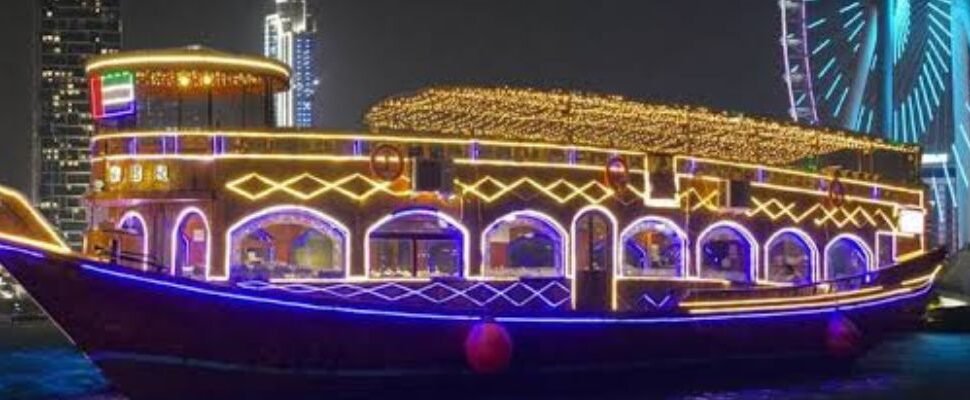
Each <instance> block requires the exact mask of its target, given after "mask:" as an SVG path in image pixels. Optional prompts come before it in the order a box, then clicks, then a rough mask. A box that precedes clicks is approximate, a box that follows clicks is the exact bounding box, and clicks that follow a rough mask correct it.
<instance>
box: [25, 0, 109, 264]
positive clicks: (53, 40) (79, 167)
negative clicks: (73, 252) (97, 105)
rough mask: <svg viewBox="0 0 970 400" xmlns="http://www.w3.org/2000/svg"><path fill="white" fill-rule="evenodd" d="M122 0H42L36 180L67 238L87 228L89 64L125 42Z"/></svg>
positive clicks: (75, 241) (41, 202) (76, 242)
mask: <svg viewBox="0 0 970 400" xmlns="http://www.w3.org/2000/svg"><path fill="white" fill-rule="evenodd" d="M120 3H121V0H41V1H38V2H37V5H38V7H39V12H38V15H39V19H40V21H39V24H38V31H37V35H39V40H38V46H37V50H36V51H37V54H36V57H37V59H36V68H37V71H36V77H37V79H38V80H37V82H36V100H37V102H36V104H35V107H36V110H35V118H36V120H35V121H36V122H35V128H34V133H33V134H34V138H33V139H34V146H33V148H34V151H35V152H36V153H37V154H35V155H34V165H33V174H34V176H33V178H34V180H35V186H36V192H37V193H36V196H37V198H36V199H35V200H36V201H37V205H38V207H39V208H40V210H41V211H42V212H43V213H44V214H45V216H46V217H47V219H48V220H50V221H51V222H52V223H53V224H54V225H55V226H56V227H57V228H58V229H60V231H61V233H62V234H63V235H64V237H65V239H66V240H67V242H68V244H70V245H71V246H74V247H80V245H81V241H82V234H83V232H84V230H85V229H86V227H87V213H86V209H85V207H84V204H83V198H82V197H83V196H84V193H85V192H86V191H87V188H88V183H89V180H90V171H91V166H90V158H89V157H90V138H91V135H92V133H93V131H94V128H93V125H92V118H91V111H90V105H89V101H88V86H87V81H86V80H85V75H84V62H85V60H86V59H87V58H88V57H90V56H93V55H98V54H106V53H113V52H117V51H118V49H120V48H121V6H120Z"/></svg>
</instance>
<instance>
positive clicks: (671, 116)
mask: <svg viewBox="0 0 970 400" xmlns="http://www.w3.org/2000/svg"><path fill="white" fill-rule="evenodd" d="M365 121H366V123H367V125H368V126H370V128H371V130H373V131H375V132H388V133H390V132H422V133H425V134H438V135H442V136H452V137H453V136H459V137H474V138H479V139H492V140H514V141H520V142H545V143H558V144H573V145H585V146H598V147H612V148H622V149H625V150H634V151H639V152H642V153H665V154H688V155H696V156H702V157H713V158H718V159H722V160H737V161H749V162H757V163H766V164H771V165H786V164H790V163H792V162H795V161H798V160H802V159H805V158H808V157H811V156H815V155H821V154H829V153H834V152H837V151H840V150H853V151H856V150H857V151H865V152H872V151H876V150H880V151H891V152H896V153H900V154H904V155H908V156H912V157H916V156H917V155H918V154H919V148H918V147H916V146H911V145H894V144H889V143H885V142H883V141H881V140H878V139H871V138H865V137H860V136H858V135H852V134H849V133H845V132H837V131H831V130H822V129H819V128H816V127H811V128H809V127H802V126H797V125H792V124H789V123H779V122H774V121H769V120H760V119H753V118H744V117H738V116H731V115H727V114H723V113H715V112H712V111H708V110H706V109H703V108H698V109H692V108H687V107H674V106H665V105H651V104H644V103H640V102H634V101H630V100H626V99H624V98H622V97H619V96H602V95H591V94H582V93H573V92H563V91H538V90H531V89H513V88H467V87H456V88H434V89H425V90H422V91H420V92H418V93H416V94H413V95H409V96H402V97H394V98H390V99H387V100H385V101H383V102H381V103H379V104H378V105H376V106H374V107H372V108H371V109H370V111H369V112H368V113H367V115H366V117H365Z"/></svg>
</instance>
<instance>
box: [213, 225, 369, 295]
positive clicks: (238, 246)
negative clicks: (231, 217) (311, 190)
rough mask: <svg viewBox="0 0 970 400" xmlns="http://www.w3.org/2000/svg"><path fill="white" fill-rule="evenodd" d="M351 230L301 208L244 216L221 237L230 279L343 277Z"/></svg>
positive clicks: (317, 278)
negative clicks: (226, 245) (224, 242)
mask: <svg viewBox="0 0 970 400" xmlns="http://www.w3.org/2000/svg"><path fill="white" fill-rule="evenodd" d="M349 236H350V231H349V230H348V229H347V228H346V227H345V226H344V225H343V224H341V223H340V222H338V221H337V220H336V219H334V218H332V217H330V216H329V215H326V214H324V213H321V212H319V211H317V210H314V209H311V208H307V207H301V206H276V207H270V208H267V209H264V210H261V211H258V212H256V213H254V214H252V215H249V216H247V217H245V218H243V219H241V220H240V221H239V222H236V223H235V224H233V226H232V227H230V228H229V230H228V232H227V234H226V237H227V241H226V243H228V244H229V245H228V247H227V251H228V260H229V263H228V264H227V265H229V266H230V268H229V270H230V275H231V277H232V278H233V279H246V280H248V279H258V280H273V281H306V280H319V279H334V278H344V277H346V274H347V272H348V270H349V269H348V264H349V256H350V241H349V239H348V238H349Z"/></svg>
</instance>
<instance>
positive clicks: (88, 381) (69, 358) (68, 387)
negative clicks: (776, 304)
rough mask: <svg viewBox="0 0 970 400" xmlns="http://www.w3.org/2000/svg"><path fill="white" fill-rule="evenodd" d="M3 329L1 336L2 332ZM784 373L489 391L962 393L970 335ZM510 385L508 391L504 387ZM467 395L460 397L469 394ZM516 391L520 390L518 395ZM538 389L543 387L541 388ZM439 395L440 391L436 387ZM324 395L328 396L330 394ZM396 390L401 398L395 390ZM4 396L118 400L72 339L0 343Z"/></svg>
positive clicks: (730, 395)
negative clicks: (835, 367)
mask: <svg viewBox="0 0 970 400" xmlns="http://www.w3.org/2000/svg"><path fill="white" fill-rule="evenodd" d="M0 336H3V335H0ZM797 371H798V370H797V369H796V372H795V373H786V374H783V375H779V376H773V377H766V376H761V375H758V374H750V375H749V374H738V375H740V376H731V372H730V371H727V370H724V371H721V374H719V375H720V376H719V377H718V378H717V379H705V378H697V377H695V378H691V379H689V380H688V382H687V383H686V384H685V383H684V382H680V383H676V384H673V385H670V384H668V383H669V382H668V380H666V379H663V377H662V376H659V375H649V374H647V375H645V376H641V377H638V379H637V382H636V383H635V384H629V383H624V384H623V387H620V388H616V387H614V388H612V390H608V391H605V393H604V392H600V391H597V390H590V391H585V390H583V391H578V392H570V393H554V394H553V393H552V392H550V393H549V395H548V396H544V395H542V394H540V395H538V396H536V395H535V394H534V393H530V394H529V395H527V396H523V395H522V394H521V392H519V391H518V390H517V389H516V388H508V389H509V390H500V391H499V393H502V394H489V395H488V396H487V397H488V398H494V399H502V400H507V399H513V398H530V399H533V398H537V397H538V398H546V397H548V398H557V399H558V398H575V399H585V398H595V399H597V400H599V399H623V400H632V399H637V400H640V399H649V398H658V397H659V398H667V399H690V400H695V399H696V400H722V399H723V400H731V399H779V398H785V399H859V398H879V399H885V398H898V399H909V398H965V391H966V390H967V388H968V387H970V335H948V334H929V333H924V334H915V335H907V336H902V337H899V338H896V339H893V340H890V341H888V342H886V343H884V344H883V345H882V346H880V347H879V348H877V349H876V350H874V351H873V352H872V353H870V354H869V355H868V356H866V357H865V358H864V359H863V360H861V362H860V363H859V364H858V365H857V366H856V368H854V369H853V370H852V371H846V372H838V373H817V372H811V373H809V372H805V373H799V372H797ZM505 392H507V393H505ZM465 393H466V395H463V396H462V397H468V396H467V392H465ZM517 393H519V394H517ZM540 393H542V392H541V391H540ZM439 394H440V393H439ZM328 397H329V396H328ZM395 397H397V398H400V397H401V396H400V393H398V395H396V396H395ZM0 398H2V399H49V398H57V399H65V398H66V399H74V400H78V399H85V400H93V399H99V400H101V399H110V400H117V399H123V397H122V396H119V395H116V394H112V393H110V391H109V384H108V382H106V381H105V379H104V378H103V377H102V376H101V375H100V374H99V373H98V371H97V370H96V369H95V368H94V366H93V365H92V364H91V363H90V362H89V361H88V360H87V359H86V358H85V357H84V356H83V355H81V354H80V353H78V352H77V351H75V350H74V349H72V348H71V347H70V346H69V345H66V344H60V345H53V346H52V345H46V346H39V347H35V348H20V349H14V350H9V349H7V347H5V346H4V343H0Z"/></svg>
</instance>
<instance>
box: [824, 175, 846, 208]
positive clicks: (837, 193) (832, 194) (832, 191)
mask: <svg viewBox="0 0 970 400" xmlns="http://www.w3.org/2000/svg"><path fill="white" fill-rule="evenodd" d="M828 203H829V207H831V208H838V207H842V205H843V204H845V185H843V184H842V180H841V179H839V174H838V173H835V174H833V176H832V182H831V183H829V193H828Z"/></svg>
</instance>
